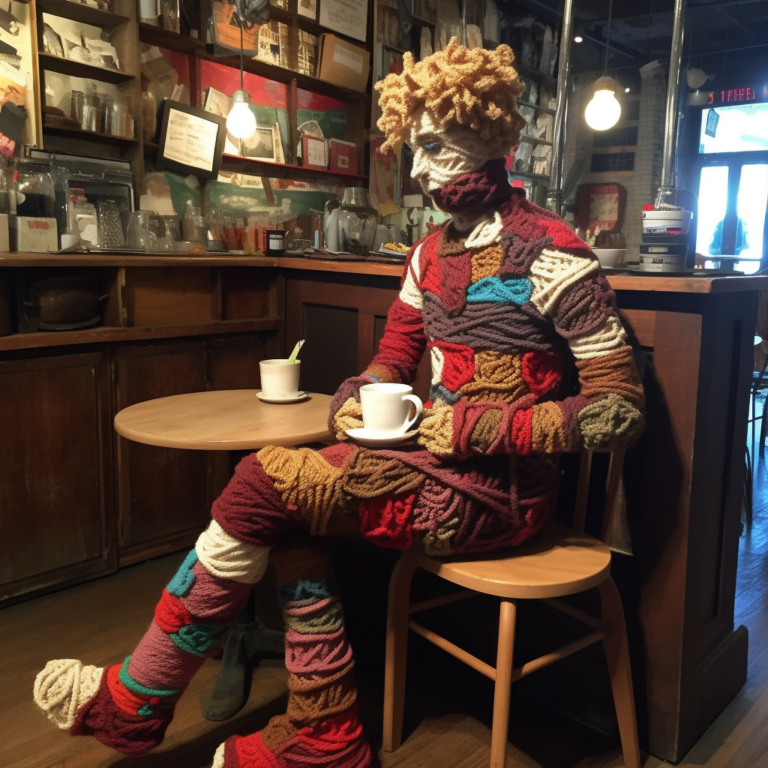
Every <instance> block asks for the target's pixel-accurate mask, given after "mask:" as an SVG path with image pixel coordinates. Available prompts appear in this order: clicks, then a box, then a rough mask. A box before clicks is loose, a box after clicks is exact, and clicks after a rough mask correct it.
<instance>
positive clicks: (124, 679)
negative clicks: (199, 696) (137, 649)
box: [119, 656, 181, 714]
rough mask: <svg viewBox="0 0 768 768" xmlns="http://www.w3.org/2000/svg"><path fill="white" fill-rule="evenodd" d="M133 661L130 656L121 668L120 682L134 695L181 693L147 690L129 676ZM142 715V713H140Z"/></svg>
mask: <svg viewBox="0 0 768 768" xmlns="http://www.w3.org/2000/svg"><path fill="white" fill-rule="evenodd" d="M130 660H131V657H130V656H129V657H128V658H127V659H126V660H125V661H124V662H123V666H122V667H120V674H119V677H120V682H121V683H122V684H123V685H124V686H125V687H126V688H127V689H128V690H129V691H132V692H133V693H139V694H141V695H142V696H175V695H176V694H177V693H181V691H180V690H179V691H174V690H168V691H164V690H162V689H160V688H147V687H146V686H145V685H142V684H141V683H137V682H136V681H135V680H134V679H133V678H132V677H131V676H130V675H129V674H128V662H129V661H130ZM139 714H141V713H139Z"/></svg>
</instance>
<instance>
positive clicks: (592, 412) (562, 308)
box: [512, 249, 645, 453]
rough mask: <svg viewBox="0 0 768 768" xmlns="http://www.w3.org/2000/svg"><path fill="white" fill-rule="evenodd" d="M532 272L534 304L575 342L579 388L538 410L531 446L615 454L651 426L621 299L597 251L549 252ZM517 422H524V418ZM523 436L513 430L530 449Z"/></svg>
mask: <svg viewBox="0 0 768 768" xmlns="http://www.w3.org/2000/svg"><path fill="white" fill-rule="evenodd" d="M531 273H532V281H533V283H534V292H533V296H532V299H531V300H532V302H533V303H534V304H535V305H536V306H537V308H538V309H539V311H541V312H542V314H544V315H546V316H547V317H549V318H550V319H551V320H552V323H553V325H554V329H555V331H556V332H557V333H558V334H559V335H560V336H561V337H562V338H563V339H565V341H566V342H567V343H568V346H569V348H570V350H571V352H572V354H573V356H574V358H575V359H576V369H577V372H578V381H579V391H578V394H577V395H575V396H572V397H567V398H564V399H563V400H560V401H559V402H557V403H539V404H537V405H534V406H533V408H532V409H531V411H532V413H531V417H530V435H531V438H530V449H531V450H532V451H536V452H538V451H542V450H544V452H547V453H549V452H552V451H553V450H554V451H557V450H558V449H564V450H567V451H575V450H581V449H582V448H587V449H589V450H596V451H612V450H614V449H615V448H617V447H619V446H620V445H624V444H627V443H630V442H632V441H634V440H635V439H636V438H637V437H638V436H639V435H640V433H641V432H642V431H643V429H644V426H645V421H644V412H645V395H644V392H643V387H642V384H641V382H640V377H639V375H638V371H637V368H636V366H635V362H634V356H633V354H632V347H631V346H630V345H629V342H628V339H627V334H626V332H625V331H624V327H623V326H622V324H621V320H620V319H619V315H618V310H617V308H616V296H615V294H614V292H613V290H612V289H611V287H610V285H609V284H608V281H607V280H606V278H605V275H604V274H603V272H602V271H601V270H600V266H599V263H598V262H597V260H596V259H595V258H594V257H593V256H591V254H590V256H589V257H586V256H585V255H584V254H583V252H580V253H578V255H576V254H573V253H569V252H567V251H564V250H548V249H544V250H543V251H542V254H541V256H540V257H539V258H538V259H537V260H536V262H535V263H534V264H533V266H532V268H531ZM555 406H556V407H557V409H558V411H559V413H558V412H556V411H555ZM517 420H518V422H519V424H520V425H523V424H524V417H523V416H522V415H520V416H517ZM525 431H526V429H525V427H524V429H523V433H524V432H525ZM523 433H519V435H518V432H517V431H516V430H515V429H514V427H513V433H512V434H513V437H514V439H515V440H516V442H518V443H521V445H520V447H522V448H523V449H525V448H526V447H527V445H525V444H524V443H523V442H522V441H521V440H520V437H522V434H523Z"/></svg>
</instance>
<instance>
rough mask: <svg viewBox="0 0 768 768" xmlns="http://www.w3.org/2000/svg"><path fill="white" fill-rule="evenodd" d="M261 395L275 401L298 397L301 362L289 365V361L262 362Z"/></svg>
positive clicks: (260, 371)
mask: <svg viewBox="0 0 768 768" xmlns="http://www.w3.org/2000/svg"><path fill="white" fill-rule="evenodd" d="M259 373H260V374H261V393H262V395H263V396H264V397H267V398H274V399H275V400H280V399H289V398H291V397H298V394H299V374H300V373H301V360H297V361H296V362H295V363H289V362H288V359H287V358H285V359H274V360H261V361H260V362H259Z"/></svg>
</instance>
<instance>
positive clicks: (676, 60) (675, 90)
mask: <svg viewBox="0 0 768 768" xmlns="http://www.w3.org/2000/svg"><path fill="white" fill-rule="evenodd" d="M686 5H687V0H675V15H674V18H673V21H672V51H671V53H670V56H669V78H668V80H667V114H666V118H665V120H664V154H663V158H662V165H661V186H660V187H659V191H658V192H657V193H656V207H657V208H658V207H659V206H660V205H661V203H665V202H667V201H668V200H669V199H673V198H674V196H675V192H676V184H675V146H676V144H677V118H678V114H679V111H680V65H681V62H682V59H683V29H684V27H685V8H686Z"/></svg>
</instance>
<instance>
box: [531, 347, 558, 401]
mask: <svg viewBox="0 0 768 768" xmlns="http://www.w3.org/2000/svg"><path fill="white" fill-rule="evenodd" d="M522 370H523V380H524V381H525V383H526V384H527V385H528V389H530V390H531V392H533V394H534V395H536V397H537V398H538V397H541V396H542V395H545V394H547V393H548V392H551V391H552V390H553V389H555V388H556V387H558V386H559V385H560V382H561V381H562V379H563V376H562V370H563V359H562V357H561V356H560V355H559V354H558V353H557V352H547V351H535V352H526V353H525V354H524V355H523V362H522Z"/></svg>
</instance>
